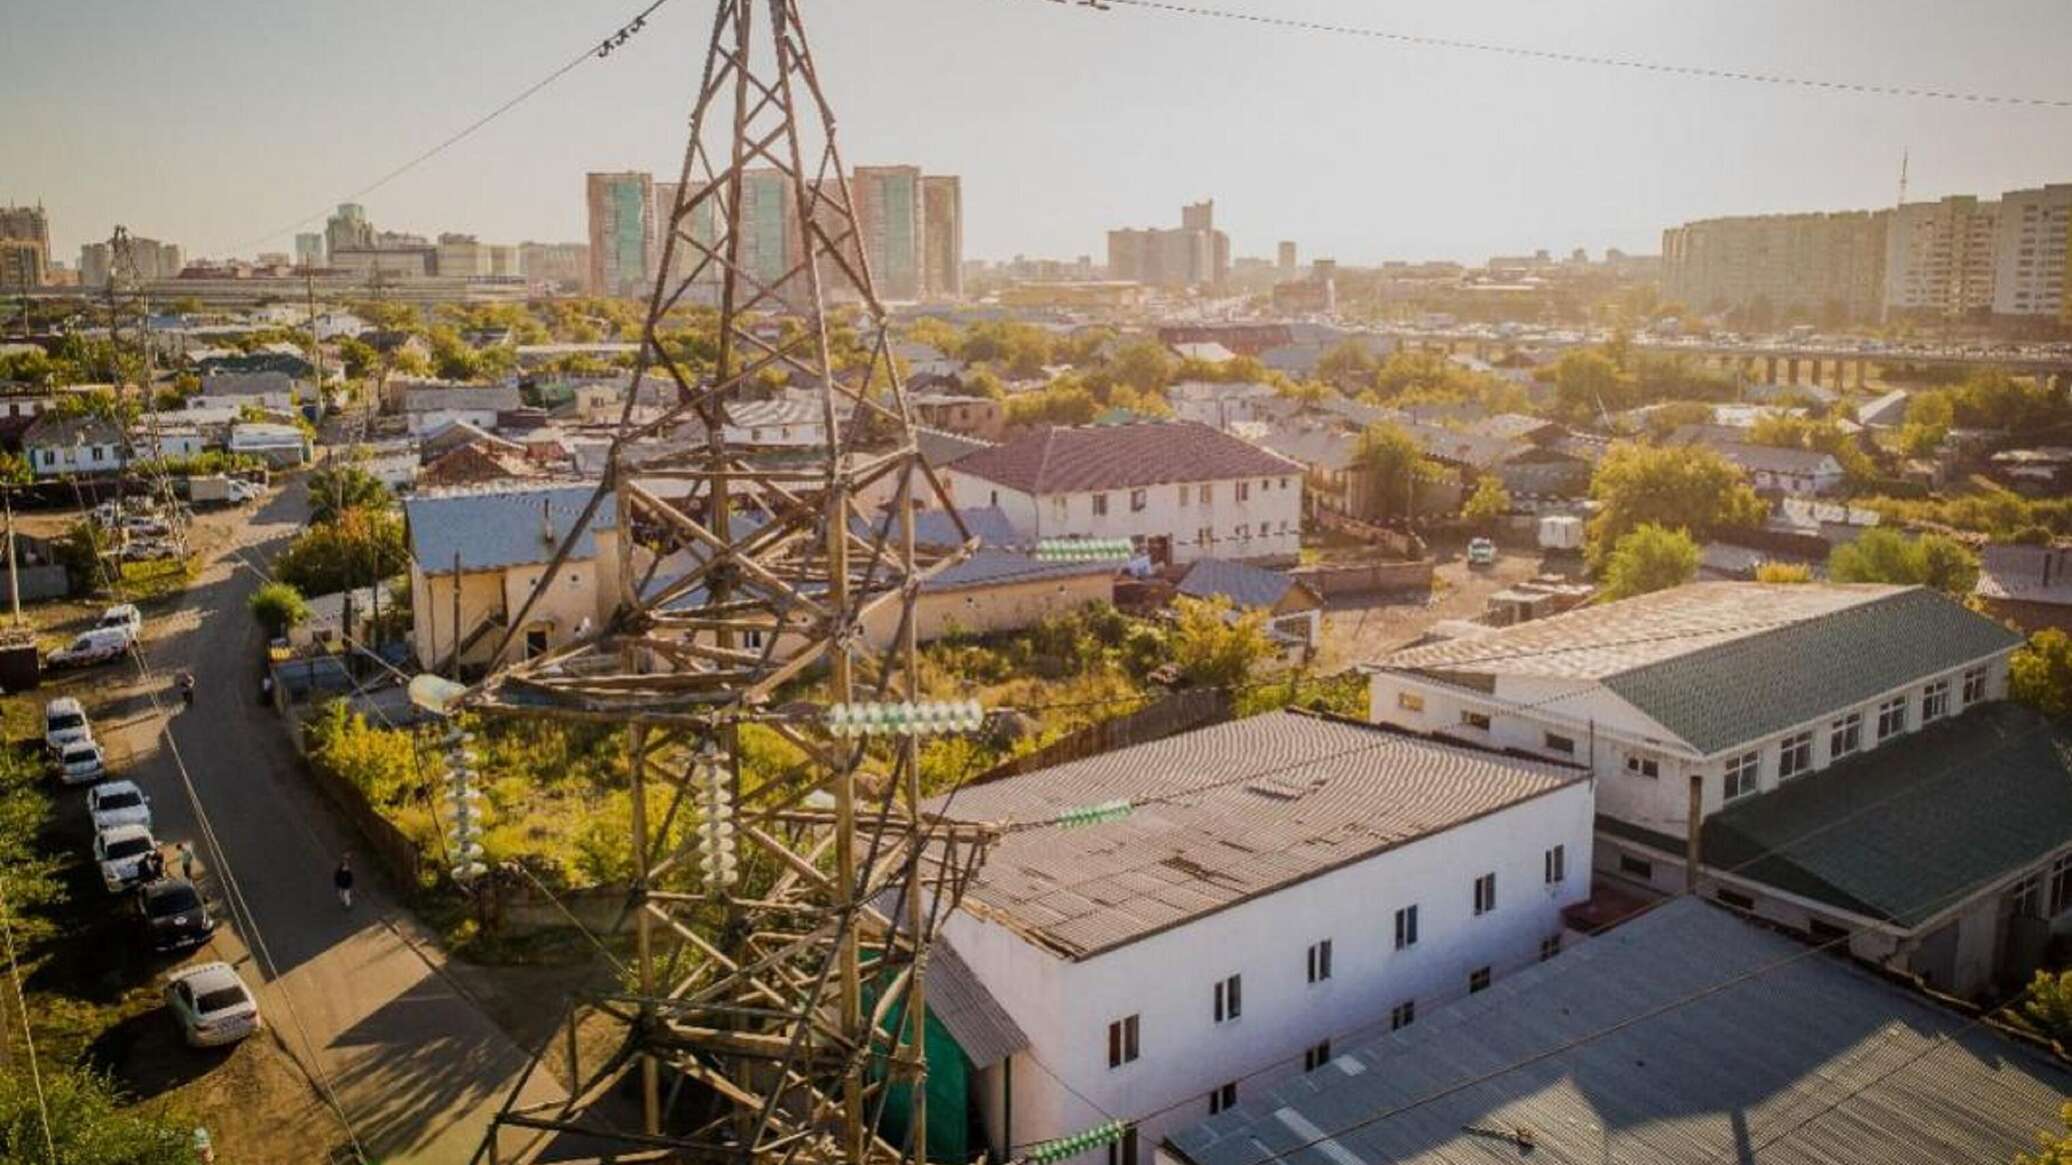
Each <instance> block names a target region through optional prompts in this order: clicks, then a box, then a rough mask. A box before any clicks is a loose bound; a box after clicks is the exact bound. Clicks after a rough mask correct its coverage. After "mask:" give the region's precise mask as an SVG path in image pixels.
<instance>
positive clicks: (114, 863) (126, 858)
mask: <svg viewBox="0 0 2072 1165" xmlns="http://www.w3.org/2000/svg"><path fill="white" fill-rule="evenodd" d="M157 852H158V839H157V838H155V837H152V836H151V831H150V830H149V829H147V828H145V827H144V826H141V825H111V826H109V827H108V828H106V829H103V830H101V831H99V832H97V833H95V834H94V861H95V862H96V863H98V864H99V865H100V867H101V884H102V885H103V886H106V887H107V888H108V893H110V894H120V893H122V892H123V891H124V890H127V889H129V888H130V887H131V886H134V885H136V884H137V883H138V882H140V881H142V880H143V878H144V871H143V868H142V867H143V863H144V857H145V855H147V854H154V853H157Z"/></svg>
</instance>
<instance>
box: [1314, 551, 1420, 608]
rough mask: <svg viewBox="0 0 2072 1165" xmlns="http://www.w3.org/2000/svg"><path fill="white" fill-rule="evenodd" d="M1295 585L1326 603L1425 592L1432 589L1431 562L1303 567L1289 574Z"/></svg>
mask: <svg viewBox="0 0 2072 1165" xmlns="http://www.w3.org/2000/svg"><path fill="white" fill-rule="evenodd" d="M1289 573H1290V574H1292V575H1293V576H1294V577H1295V579H1296V580H1297V581H1298V582H1301V583H1302V584H1303V585H1304V586H1307V587H1308V588H1309V589H1310V590H1312V591H1315V592H1316V593H1317V596H1318V597H1319V598H1322V599H1325V600H1329V599H1332V598H1335V597H1337V596H1339V595H1368V594H1375V593H1377V592H1382V591H1427V590H1430V589H1431V588H1432V560H1431V559H1429V558H1421V559H1418V560H1417V561H1415V562H1366V563H1359V564H1355V565H1349V566H1305V567H1302V568H1300V569H1299V570H1294V571H1291V572H1289Z"/></svg>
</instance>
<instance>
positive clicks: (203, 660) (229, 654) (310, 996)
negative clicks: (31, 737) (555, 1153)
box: [116, 484, 553, 1163]
mask: <svg viewBox="0 0 2072 1165" xmlns="http://www.w3.org/2000/svg"><path fill="white" fill-rule="evenodd" d="M306 513H307V507H306V503H305V500H304V496H303V491H302V489H301V487H300V485H299V484H297V485H291V486H290V487H289V488H288V489H286V490H285V491H283V492H282V493H281V494H279V495H277V496H276V497H274V498H273V499H271V500H270V501H269V502H267V503H266V504H265V505H264V506H263V507H261V508H260V509H259V510H258V511H257V512H256V513H247V514H244V515H240V516H238V517H237V518H232V519H215V518H212V519H208V520H210V521H226V522H232V523H238V528H235V529H233V531H232V541H231V545H230V546H229V547H227V548H226V549H224V550H223V551H221V552H220V553H219V554H218V555H216V556H215V557H214V558H213V560H212V561H210V562H208V563H207V565H206V566H205V567H204V568H203V570H202V573H201V576H200V578H199V579H198V580H197V581H196V583H195V584H194V586H193V587H192V588H190V590H189V591H188V594H187V597H186V599H185V601H184V602H183V603H182V605H181V607H180V608H179V609H178V610H177V611H176V612H173V613H171V614H169V615H165V616H161V617H159V619H157V620H154V626H153V627H152V629H151V648H150V658H151V662H152V668H153V671H154V672H155V673H156V678H155V680H154V681H153V683H152V685H151V686H153V687H155V689H156V694H157V697H158V706H160V707H162V708H163V709H165V711H166V712H167V713H168V714H169V715H170V719H171V734H170V736H171V741H172V746H173V747H172V748H171V749H167V748H166V747H164V742H165V739H166V738H165V736H164V735H162V734H160V733H159V732H158V725H159V724H160V723H161V722H162V720H161V718H160V716H159V715H157V714H156V712H155V711H154V709H153V705H152V704H151V703H150V702H149V701H148V700H136V699H133V700H130V701H126V703H127V704H128V706H129V708H130V709H132V710H133V711H134V713H135V714H133V715H131V716H129V717H126V722H125V723H124V724H123V725H122V727H120V728H119V729H117V730H116V735H117V742H116V751H117V752H118V753H120V752H122V751H127V752H129V753H130V754H131V755H132V756H133V757H134V762H133V765H132V772H133V773H134V774H135V775H136V776H137V779H138V780H139V781H140V782H141V783H143V784H144V785H145V787H146V788H147V789H148V790H149V791H150V792H151V794H152V797H153V801H154V808H155V809H156V810H157V815H158V817H159V819H160V822H161V824H160V828H159V834H160V836H161V837H164V838H168V839H178V838H183V837H199V836H200V833H199V831H198V830H197V828H196V818H195V814H194V812H193V809H192V807H191V805H190V802H189V797H188V794H187V791H186V789H185V787H184V785H183V782H182V780H181V776H180V767H181V765H180V764H179V763H176V759H175V757H176V756H177V761H178V762H184V767H185V770H186V772H187V774H188V777H189V778H190V779H191V781H192V784H193V790H194V795H195V797H196V799H198V800H199V803H200V805H201V807H202V810H203V811H204V812H205V814H206V816H207V818H208V820H209V824H210V825H211V826H212V827H213V830H214V833H215V837H216V839H217V841H218V843H219V844H220V845H221V847H222V851H223V853H224V855H225V857H226V859H227V866H228V870H229V873H230V875H231V879H225V878H223V877H222V874H223V871H222V870H211V871H209V872H208V874H207V875H206V876H205V877H204V878H203V883H204V888H205V889H206V890H208V891H209V892H210V893H211V896H212V897H214V898H217V899H219V900H220V899H222V898H224V897H225V896H226V895H227V893H228V892H229V890H230V888H231V887H230V886H229V884H228V882H229V881H230V880H232V879H234V882H235V885H236V887H237V889H239V890H241V892H242V897H243V900H244V904H245V907H246V908H247V910H248V912H249V913H248V916H247V917H240V918H238V932H239V933H238V934H237V935H231V934H229V933H227V932H226V933H224V934H223V935H222V936H220V937H219V939H218V943H217V946H218V948H219V951H220V954H219V957H223V958H227V959H231V960H233V961H237V960H239V959H241V958H243V956H244V955H245V954H246V951H245V949H244V947H243V946H242V945H241V941H242V943H243V944H250V945H251V947H253V948H255V949H256V950H257V951H258V953H259V958H258V959H257V960H256V963H257V969H255V968H254V966H253V965H252V964H250V963H247V964H245V969H246V977H247V980H248V981H255V980H258V979H265V980H267V984H266V986H265V987H264V988H263V991H262V995H263V998H262V1006H263V1007H264V1009H265V1013H266V1016H267V1019H268V1022H269V1023H271V1024H272V1025H273V1026H274V1028H275V1030H276V1032H277V1033H278V1034H279V1035H280V1037H281V1038H282V1039H283V1040H284V1041H285V1042H286V1044H287V1046H288V1047H289V1048H290V1049H291V1050H292V1052H293V1053H294V1055H295V1056H296V1058H297V1060H298V1061H300V1062H301V1063H302V1064H303V1065H304V1066H305V1069H308V1070H311V1072H312V1075H315V1076H317V1077H318V1079H319V1080H320V1081H323V1080H328V1082H329V1084H330V1085H331V1086H332V1088H333V1091H334V1093H335V1095H336V1097H337V1099H338V1101H339V1103H340V1105H341V1106H342V1107H343V1109H344V1111H345V1114H346V1116H347V1117H348V1119H349V1120H350V1122H351V1125H352V1128H353V1130H354V1132H355V1133H356V1134H357V1136H358V1138H359V1140H360V1142H361V1143H362V1145H363V1146H365V1148H366V1150H367V1152H368V1154H369V1155H370V1156H371V1157H373V1158H375V1159H379V1160H382V1161H384V1162H427V1163H444V1162H454V1161H465V1160H467V1159H468V1157H469V1155H470V1154H472V1153H473V1151H474V1149H475V1147H476V1145H477V1144H478V1143H479V1141H480V1139H481V1137H482V1133H483V1130H484V1129H485V1127H486V1126H487V1124H488V1121H489V1118H490V1115H491V1114H492V1113H493V1112H494V1111H495V1109H496V1108H497V1106H498V1105H500V1104H501V1103H502V1101H503V1098H504V1096H505V1094H506V1093H507V1092H508V1090H509V1088H510V1087H511V1084H512V1083H513V1082H514V1081H515V1080H516V1079H517V1076H518V1073H519V1072H520V1071H521V1070H522V1068H523V1067H524V1064H525V1054H524V1052H523V1051H522V1050H521V1049H520V1048H519V1047H518V1046H517V1045H516V1044H514V1043H513V1042H512V1041H511V1040H510V1038H509V1037H508V1036H506V1035H505V1034H504V1032H503V1031H502V1030H501V1029H499V1028H498V1027H497V1026H496V1025H495V1024H494V1023H493V1022H492V1021H491V1020H490V1019H489V1018H488V1016H487V1015H485V1014H484V1013H483V1012H482V1011H481V1010H480V1009H479V1008H477V1007H476V1006H475V1005H474V1003H472V1002H471V1001H470V1000H468V999H467V998H466V997H464V996H463V995H461V994H460V993H459V992H458V991H457V990H456V989H455V987H454V985H453V982H452V980H451V979H449V978H448V977H447V976H446V975H444V974H442V973H441V969H440V957H439V955H438V953H437V951H436V950H434V949H433V948H431V947H430V946H429V945H427V944H426V943H425V942H424V941H423V936H422V932H421V931H420V930H418V929H417V928H416V926H415V923H414V920H412V919H410V918H409V917H408V916H406V915H405V914H403V912H402V911H401V910H399V909H398V908H397V907H396V906H395V904H394V900H393V899H392V898H391V897H390V895H389V894H388V892H387V890H386V888H385V887H383V886H381V885H380V884H379V881H378V879H377V878H376V877H375V876H374V874H373V872H372V871H371V870H368V869H365V868H362V869H361V870H360V872H359V879H358V881H359V893H358V894H357V896H356V897H357V901H356V902H355V905H354V908H353V909H352V910H351V911H346V910H345V909H343V908H341V907H340V905H339V904H338V901H337V899H336V898H335V897H334V896H333V893H332V890H331V872H332V869H333V867H334V866H335V864H336V863H337V860H338V856H339V854H340V853H342V852H344V851H346V850H347V849H349V848H350V847H351V839H350V837H349V835H348V832H347V830H346V827H344V826H343V825H341V824H340V823H338V822H336V821H334V820H333V819H332V817H331V815H330V813H329V812H328V810H327V808H326V806H325V805H324V804H323V803H322V802H321V801H320V800H319V799H318V798H317V797H316V795H315V794H314V793H313V792H312V791H311V790H310V789H309V787H308V786H307V784H306V782H305V781H304V780H303V779H302V777H301V770H300V767H299V761H298V760H297V758H296V757H295V755H294V752H293V750H292V748H291V747H290V745H289V743H288V740H287V738H286V734H285V732H284V730H283V725H282V723H281V721H280V720H279V718H278V717H277V716H275V715H274V713H273V712H272V711H271V710H270V709H268V708H264V707H261V706H260V705H259V704H258V701H257V698H256V697H257V682H258V664H257V660H258V657H259V651H260V636H259V632H258V630H257V629H256V627H255V626H254V624H253V623H252V620H251V617H250V616H249V615H248V614H247V612H246V599H247V597H248V596H249V595H250V594H251V592H252V591H253V590H254V589H255V588H256V587H257V586H258V585H259V581H260V580H259V579H258V578H257V576H256V575H255V573H254V572H253V570H252V569H250V568H248V567H246V566H244V565H242V564H241V562H240V558H242V559H243V560H244V561H247V562H249V563H251V564H252V565H253V566H261V567H263V566H264V565H265V564H266V563H267V562H268V561H269V559H270V558H271V555H272V554H273V553H274V552H276V551H278V550H279V549H280V548H281V547H282V546H283V545H285V544H286V541H287V539H288V538H289V537H290V536H292V535H293V534H294V532H295V531H296V529H297V528H298V527H300V526H301V525H302V524H303V522H304V520H305V515H306ZM181 670H187V671H191V672H193V673H194V675H195V677H196V680H197V693H198V695H197V699H196V702H195V706H194V707H193V708H191V709H185V710H182V709H180V707H179V698H178V693H177V692H176V691H175V690H174V688H173V686H172V682H171V681H172V678H173V677H174V676H175V675H177V673H178V672H179V671H181ZM203 860H204V862H205V863H206V862H207V861H208V855H207V852H206V851H205V850H204V859H203ZM254 923H256V925H253V924H254ZM240 940H241V941H240ZM313 1066H314V1067H313ZM315 1068H320V1069H321V1071H316V1070H315ZM533 1087H534V1088H551V1087H553V1085H552V1083H551V1081H548V1080H546V1079H544V1078H539V1079H536V1081H535V1084H534V1085H533ZM539 1098H540V1099H546V1098H547V1097H546V1096H544V1095H543V1096H540V1097H539ZM293 1149H294V1147H293V1146H285V1145H284V1146H274V1147H269V1150H268V1152H269V1154H271V1153H292V1152H293ZM239 1159H241V1160H259V1159H261V1158H260V1157H258V1156H247V1155H245V1154H242V1153H241V1154H239ZM266 1159H281V1160H286V1159H288V1158H287V1157H278V1158H274V1157H271V1156H269V1157H268V1158H266Z"/></svg>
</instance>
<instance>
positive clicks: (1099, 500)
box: [1094, 494, 1108, 518]
mask: <svg viewBox="0 0 2072 1165" xmlns="http://www.w3.org/2000/svg"><path fill="white" fill-rule="evenodd" d="M1107 512H1108V495H1107V494H1095V495H1094V517H1096V518H1099V517H1102V516H1104V515H1106V514H1107Z"/></svg>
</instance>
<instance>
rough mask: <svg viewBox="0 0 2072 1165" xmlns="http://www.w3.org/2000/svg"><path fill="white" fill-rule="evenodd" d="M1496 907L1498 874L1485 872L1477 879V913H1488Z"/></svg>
mask: <svg viewBox="0 0 2072 1165" xmlns="http://www.w3.org/2000/svg"><path fill="white" fill-rule="evenodd" d="M1495 909H1496V875H1495V874H1493V873H1490V874H1484V875H1482V876H1481V877H1479V878H1477V879H1475V913H1476V914H1477V915H1482V914H1488V913H1489V912H1490V911H1492V910H1495Z"/></svg>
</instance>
